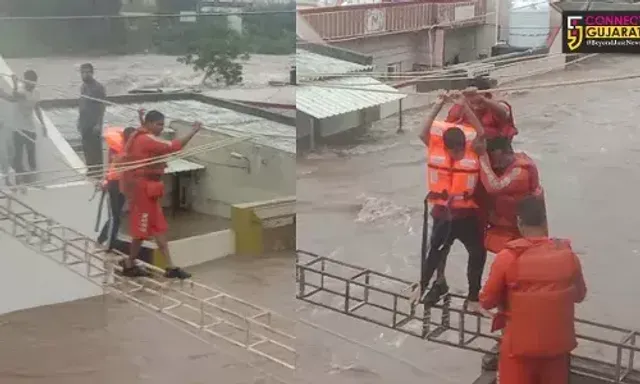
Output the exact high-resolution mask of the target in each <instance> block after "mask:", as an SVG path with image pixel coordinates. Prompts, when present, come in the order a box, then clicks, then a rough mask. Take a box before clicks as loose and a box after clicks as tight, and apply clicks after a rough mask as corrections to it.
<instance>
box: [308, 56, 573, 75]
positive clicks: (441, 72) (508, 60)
mask: <svg viewBox="0 0 640 384" xmlns="http://www.w3.org/2000/svg"><path fill="white" fill-rule="evenodd" d="M506 55H511V54H510V53H507V54H505V56H506ZM566 55H577V54H572V53H570V54H564V53H539V54H535V55H528V56H519V57H509V58H505V59H500V60H495V61H489V62H486V64H497V63H506V64H519V63H520V62H527V61H528V60H535V59H541V58H549V57H554V56H566ZM495 57H499V56H493V57H492V58H495ZM474 64H485V62H483V61H480V60H474V61H469V62H465V63H461V64H455V65H453V66H448V67H443V68H441V69H432V70H427V71H409V72H393V73H387V72H383V71H363V72H319V73H315V72H314V73H308V74H307V73H305V72H298V73H299V74H300V75H301V76H302V77H305V76H306V77H315V78H317V77H376V76H380V77H389V78H394V77H400V78H406V77H411V76H423V75H425V76H426V75H429V76H428V77H426V78H437V79H449V78H451V77H455V76H460V74H458V73H450V71H462V70H465V69H467V68H473V65H474ZM506 64H505V65H501V66H499V67H497V68H495V69H501V68H506V67H508V66H507V65H506ZM303 81H304V79H303ZM308 81H314V80H308Z"/></svg>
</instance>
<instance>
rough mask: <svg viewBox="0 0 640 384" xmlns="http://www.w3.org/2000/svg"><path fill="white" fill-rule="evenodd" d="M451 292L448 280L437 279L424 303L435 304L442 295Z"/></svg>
mask: <svg viewBox="0 0 640 384" xmlns="http://www.w3.org/2000/svg"><path fill="white" fill-rule="evenodd" d="M447 293H449V286H448V285H447V282H446V281H442V282H438V281H436V282H435V283H434V284H433V286H432V287H431V289H430V290H429V292H427V295H426V296H425V297H424V303H425V304H427V305H435V304H437V303H438V301H440V299H441V298H442V296H444V295H446V294H447Z"/></svg>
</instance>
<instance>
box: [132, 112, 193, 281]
mask: <svg viewBox="0 0 640 384" xmlns="http://www.w3.org/2000/svg"><path fill="white" fill-rule="evenodd" d="M164 120H165V117H164V115H163V114H162V113H160V112H158V111H149V112H148V113H147V114H146V115H145V116H144V122H143V124H142V126H141V127H140V128H138V129H137V130H136V131H135V132H134V133H133V134H132V135H131V137H130V138H129V140H128V141H127V144H126V146H125V156H124V160H125V162H132V161H144V160H149V161H153V160H154V159H155V158H156V157H158V156H164V155H168V154H171V153H174V152H178V151H180V150H181V149H182V148H183V147H184V146H185V145H187V143H188V142H189V141H190V140H191V139H192V138H193V137H194V136H195V134H196V133H198V131H200V129H201V128H202V124H201V123H199V122H196V123H195V124H194V126H193V130H192V131H191V132H190V133H189V134H187V135H186V136H185V137H183V138H181V139H176V140H171V141H167V140H163V139H161V138H160V137H158V136H160V134H161V133H162V130H163V129H164ZM165 168H166V163H165V162H159V163H153V164H148V165H144V166H142V167H139V168H136V169H133V170H127V171H124V172H123V175H122V181H121V182H122V184H121V186H122V190H123V192H124V194H125V196H126V197H127V201H128V202H129V220H130V222H129V231H130V235H131V249H130V255H129V259H128V260H126V261H125V264H124V269H123V274H124V275H125V276H128V277H142V276H149V275H150V274H149V272H148V271H146V270H144V269H142V268H140V267H139V266H137V265H136V263H135V260H136V259H137V258H138V254H139V253H140V247H141V246H142V242H143V241H144V240H146V239H148V238H150V237H153V238H155V240H156V243H157V244H158V248H159V249H160V252H162V253H163V255H164V256H165V258H166V260H167V263H168V265H169V266H168V267H167V268H166V272H165V277H168V278H178V279H188V278H190V277H191V274H190V273H188V272H186V271H184V270H183V269H181V268H178V267H176V266H174V265H173V262H172V260H171V255H170V253H169V246H168V240H167V236H166V232H167V230H168V225H167V221H166V219H165V217H164V213H163V211H162V205H161V198H162V196H163V195H164V183H163V182H162V176H163V175H164V170H165Z"/></svg>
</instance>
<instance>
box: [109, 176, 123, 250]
mask: <svg viewBox="0 0 640 384" xmlns="http://www.w3.org/2000/svg"><path fill="white" fill-rule="evenodd" d="M114 185H115V186H114V187H113V188H114V191H113V194H114V195H115V196H114V199H115V200H116V204H115V206H114V207H113V212H112V216H111V219H112V220H113V225H112V226H111V232H110V233H109V248H111V247H113V245H114V244H115V242H116V240H117V239H118V233H120V223H121V221H122V210H123V209H124V204H125V202H126V198H125V197H124V195H123V194H122V193H121V192H120V187H119V185H118V182H117V181H116V182H114Z"/></svg>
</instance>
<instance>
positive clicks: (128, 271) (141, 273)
mask: <svg viewBox="0 0 640 384" xmlns="http://www.w3.org/2000/svg"><path fill="white" fill-rule="evenodd" d="M122 275H123V276H126V277H151V273H149V271H147V270H146V269H144V268H140V267H138V266H137V265H134V266H133V267H129V268H123V269H122Z"/></svg>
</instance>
